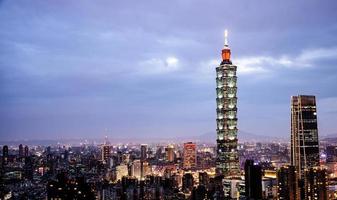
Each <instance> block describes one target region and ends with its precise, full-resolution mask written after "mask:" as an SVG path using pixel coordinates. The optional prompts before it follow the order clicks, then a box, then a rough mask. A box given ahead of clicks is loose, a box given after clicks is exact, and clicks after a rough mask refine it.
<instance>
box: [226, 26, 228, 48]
mask: <svg viewBox="0 0 337 200" xmlns="http://www.w3.org/2000/svg"><path fill="white" fill-rule="evenodd" d="M225 46H226V47H228V31H227V29H226V30H225Z"/></svg>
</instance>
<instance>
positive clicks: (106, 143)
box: [101, 136, 111, 163]
mask: <svg viewBox="0 0 337 200" xmlns="http://www.w3.org/2000/svg"><path fill="white" fill-rule="evenodd" d="M110 150H111V146H110V142H109V140H108V136H105V139H104V144H103V145H102V149H101V152H102V157H101V159H102V161H103V162H105V163H107V162H108V159H109V157H110Z"/></svg>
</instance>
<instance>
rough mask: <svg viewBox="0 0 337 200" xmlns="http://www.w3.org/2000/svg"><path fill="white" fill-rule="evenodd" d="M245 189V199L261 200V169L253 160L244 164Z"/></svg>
mask: <svg viewBox="0 0 337 200" xmlns="http://www.w3.org/2000/svg"><path fill="white" fill-rule="evenodd" d="M245 189H246V191H245V192H246V198H247V199H262V168H261V166H260V165H257V164H255V163H254V161H253V160H246V162H245Z"/></svg>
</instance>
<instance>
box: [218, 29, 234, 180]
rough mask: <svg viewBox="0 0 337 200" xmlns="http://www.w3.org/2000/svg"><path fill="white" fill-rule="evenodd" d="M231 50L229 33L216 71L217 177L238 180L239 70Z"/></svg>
mask: <svg viewBox="0 0 337 200" xmlns="http://www.w3.org/2000/svg"><path fill="white" fill-rule="evenodd" d="M230 56H231V50H230V48H229V46H228V42H227V31H225V46H224V48H223V49H222V62H221V63H220V65H219V66H218V67H217V68H216V93H217V98H216V103H217V109H216V111H217V119H216V121H217V129H216V130H217V160H216V171H217V174H219V175H220V174H221V175H224V176H238V175H239V174H240V164H239V156H238V150H237V146H238V139H237V132H238V129H237V121H238V120H237V96H236V93H237V86H236V81H237V76H236V70H237V66H235V65H233V64H232V61H231V59H230Z"/></svg>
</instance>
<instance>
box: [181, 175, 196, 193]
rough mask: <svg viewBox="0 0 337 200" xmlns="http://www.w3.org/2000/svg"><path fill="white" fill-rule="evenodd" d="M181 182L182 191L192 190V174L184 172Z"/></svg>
mask: <svg viewBox="0 0 337 200" xmlns="http://www.w3.org/2000/svg"><path fill="white" fill-rule="evenodd" d="M182 182H183V186H182V189H183V191H192V189H193V186H194V178H193V176H192V174H190V173H186V174H184V176H183V180H182Z"/></svg>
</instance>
